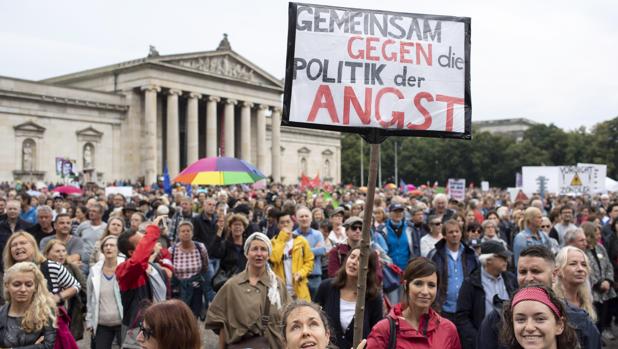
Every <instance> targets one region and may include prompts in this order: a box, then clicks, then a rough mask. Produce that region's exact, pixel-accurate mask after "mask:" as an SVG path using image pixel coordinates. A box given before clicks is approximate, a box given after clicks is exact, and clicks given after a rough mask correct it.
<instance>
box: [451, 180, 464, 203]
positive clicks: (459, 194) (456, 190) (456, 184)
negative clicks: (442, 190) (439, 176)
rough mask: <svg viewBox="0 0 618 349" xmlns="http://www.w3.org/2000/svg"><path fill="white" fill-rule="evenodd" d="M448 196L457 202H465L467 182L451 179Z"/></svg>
mask: <svg viewBox="0 0 618 349" xmlns="http://www.w3.org/2000/svg"><path fill="white" fill-rule="evenodd" d="M447 190H448V196H449V198H451V199H455V200H457V201H464V200H465V198H466V180H465V179H463V178H461V179H454V178H449V179H448V184H447Z"/></svg>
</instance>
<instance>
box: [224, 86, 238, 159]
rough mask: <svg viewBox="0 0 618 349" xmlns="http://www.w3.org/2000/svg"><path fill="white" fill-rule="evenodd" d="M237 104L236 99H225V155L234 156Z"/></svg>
mask: <svg viewBox="0 0 618 349" xmlns="http://www.w3.org/2000/svg"><path fill="white" fill-rule="evenodd" d="M235 105H236V100H234V99H229V98H228V99H227V100H226V101H225V110H224V113H225V114H224V115H225V119H224V120H225V121H224V122H225V125H223V127H225V133H224V137H225V140H224V143H223V147H224V148H225V149H224V152H223V155H225V156H229V157H232V158H233V157H234V155H235V154H234V106H235Z"/></svg>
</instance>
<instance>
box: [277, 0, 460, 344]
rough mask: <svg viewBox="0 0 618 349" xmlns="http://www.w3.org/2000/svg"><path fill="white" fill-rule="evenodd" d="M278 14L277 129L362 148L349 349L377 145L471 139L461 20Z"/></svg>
mask: <svg viewBox="0 0 618 349" xmlns="http://www.w3.org/2000/svg"><path fill="white" fill-rule="evenodd" d="M288 13H289V22H288V49H287V57H286V73H285V86H284V96H283V118H282V120H281V122H282V125H284V126H288V127H289V126H291V127H303V128H312V129H322V130H331V131H338V132H350V133H358V134H360V135H361V136H362V137H363V138H364V139H365V141H366V142H367V143H369V144H371V152H370V165H369V180H368V183H367V200H366V203H365V213H364V217H363V238H362V241H361V260H360V263H361V266H360V270H359V275H358V284H357V290H358V293H357V303H356V313H355V319H356V321H354V347H356V346H358V343H359V342H360V341H361V339H362V337H363V319H364V312H365V295H366V291H367V290H366V287H367V283H366V281H367V265H368V261H369V253H372V252H371V250H370V241H371V237H370V234H369V228H370V226H371V214H372V212H373V210H372V208H373V200H374V195H375V189H376V179H377V178H376V177H377V170H378V159H379V156H380V143H382V142H383V141H384V139H386V138H387V137H389V136H415V137H442V138H459V139H471V134H472V130H471V128H472V126H471V124H472V101H471V92H470V42H471V41H470V23H471V20H470V18H467V17H451V16H436V15H425V14H415V13H402V12H391V11H382V10H367V9H355V8H346V7H335V6H325V5H313V4H301V3H294V2H291V3H290V4H289V11H288ZM312 147H315V148H316V151H325V150H327V149H325V148H328V147H327V146H326V145H323V144H315V145H312ZM346 349H348V348H346Z"/></svg>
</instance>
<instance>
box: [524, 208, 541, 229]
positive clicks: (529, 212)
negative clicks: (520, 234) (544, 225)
mask: <svg viewBox="0 0 618 349" xmlns="http://www.w3.org/2000/svg"><path fill="white" fill-rule="evenodd" d="M539 215H540V216H542V213H541V210H539V209H538V208H536V207H534V206H530V207H528V208H527V209H526V210H525V211H524V228H528V224H530V221H532V220H533V219H534V218H535V217H536V216H539ZM537 228H539V227H537Z"/></svg>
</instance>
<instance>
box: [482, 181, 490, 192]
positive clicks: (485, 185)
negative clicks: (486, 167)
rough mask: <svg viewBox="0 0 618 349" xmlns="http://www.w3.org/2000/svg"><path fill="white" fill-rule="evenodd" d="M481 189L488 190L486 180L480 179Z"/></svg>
mask: <svg viewBox="0 0 618 349" xmlns="http://www.w3.org/2000/svg"><path fill="white" fill-rule="evenodd" d="M481 190H482V191H489V182H488V181H481Z"/></svg>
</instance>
